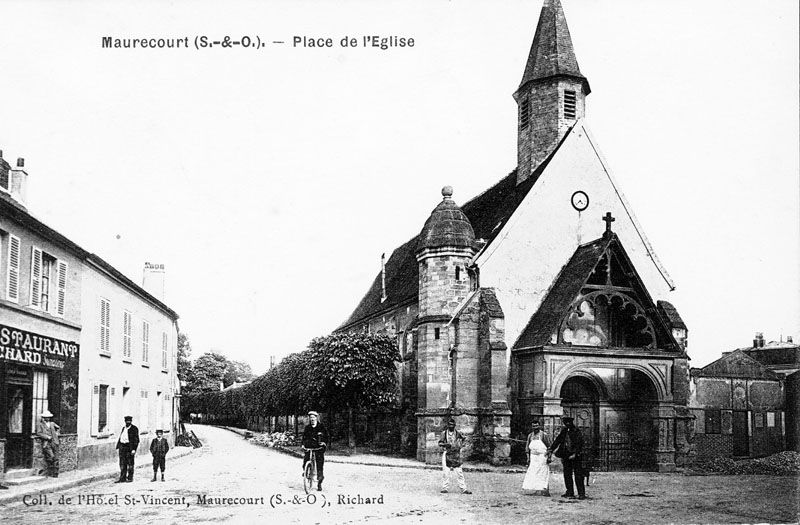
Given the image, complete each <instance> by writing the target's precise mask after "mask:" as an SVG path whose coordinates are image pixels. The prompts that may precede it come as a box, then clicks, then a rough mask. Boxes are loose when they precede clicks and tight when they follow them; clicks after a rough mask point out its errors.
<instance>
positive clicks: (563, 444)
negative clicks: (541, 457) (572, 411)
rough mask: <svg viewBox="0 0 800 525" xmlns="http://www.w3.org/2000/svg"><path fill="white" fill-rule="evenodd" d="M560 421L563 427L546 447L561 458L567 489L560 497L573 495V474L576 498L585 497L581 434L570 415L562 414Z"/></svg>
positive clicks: (572, 496) (549, 451) (571, 497)
mask: <svg viewBox="0 0 800 525" xmlns="http://www.w3.org/2000/svg"><path fill="white" fill-rule="evenodd" d="M561 422H562V423H563V424H564V427H563V428H562V429H561V432H559V433H558V436H557V437H556V439H555V441H553V445H552V446H551V447H550V448H548V449H547V452H548V453H552V452H553V451H555V454H556V457H557V458H561V464H562V465H563V467H564V486H565V487H566V489H567V491H566V492H565V493H564V494H562V495H561V497H562V498H570V499H573V498H574V497H575V490H574V488H573V484H572V478H573V476H574V477H575V485H577V487H578V499H586V488H585V487H584V485H583V478H584V474H583V436H582V435H581V431H580V430H578V427H576V426H575V421H574V419H573V418H572V417H570V416H564V417H562V418H561Z"/></svg>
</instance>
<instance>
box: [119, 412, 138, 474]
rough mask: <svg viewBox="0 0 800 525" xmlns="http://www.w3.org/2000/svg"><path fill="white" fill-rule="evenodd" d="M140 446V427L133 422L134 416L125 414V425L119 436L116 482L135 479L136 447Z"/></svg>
mask: <svg viewBox="0 0 800 525" xmlns="http://www.w3.org/2000/svg"><path fill="white" fill-rule="evenodd" d="M138 447H139V429H138V428H137V427H136V425H134V424H133V417H131V416H125V426H124V427H122V430H121V431H120V433H119V437H118V438H117V450H118V451H119V479H118V480H117V481H115V482H114V483H125V482H128V483H130V482H132V481H133V466H134V462H133V459H134V456H135V455H136V449H137V448H138Z"/></svg>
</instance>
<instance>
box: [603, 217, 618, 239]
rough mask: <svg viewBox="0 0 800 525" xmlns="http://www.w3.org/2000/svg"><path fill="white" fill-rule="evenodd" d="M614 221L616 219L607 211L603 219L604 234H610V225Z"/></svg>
mask: <svg viewBox="0 0 800 525" xmlns="http://www.w3.org/2000/svg"><path fill="white" fill-rule="evenodd" d="M615 220H617V219H615V218H614V217H612V216H611V212H610V211H607V212H606V214H605V216H604V217H603V221H604V222H605V223H606V234H610V233H611V223H612V222H614V221H615Z"/></svg>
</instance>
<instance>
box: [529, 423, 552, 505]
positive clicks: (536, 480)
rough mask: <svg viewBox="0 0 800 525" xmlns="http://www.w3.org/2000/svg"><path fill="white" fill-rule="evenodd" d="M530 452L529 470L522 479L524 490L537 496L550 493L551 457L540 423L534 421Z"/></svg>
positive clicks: (530, 437)
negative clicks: (543, 439)
mask: <svg viewBox="0 0 800 525" xmlns="http://www.w3.org/2000/svg"><path fill="white" fill-rule="evenodd" d="M525 448H526V450H527V452H528V471H527V472H526V473H525V479H524V480H523V481H522V491H523V492H524V493H525V494H531V495H535V496H549V495H550V490H549V486H550V466H549V462H550V458H549V454H548V453H547V445H546V444H545V443H544V441H542V429H541V426H540V425H539V423H533V425H532V426H531V433H530V434H529V435H528V443H527V445H526V447H525Z"/></svg>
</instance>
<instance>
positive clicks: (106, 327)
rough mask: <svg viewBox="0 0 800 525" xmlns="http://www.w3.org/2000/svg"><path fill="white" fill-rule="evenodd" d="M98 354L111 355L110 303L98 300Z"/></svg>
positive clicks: (105, 300)
mask: <svg viewBox="0 0 800 525" xmlns="http://www.w3.org/2000/svg"><path fill="white" fill-rule="evenodd" d="M100 353H102V354H110V353H111V303H110V302H109V301H108V300H107V299H100Z"/></svg>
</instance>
